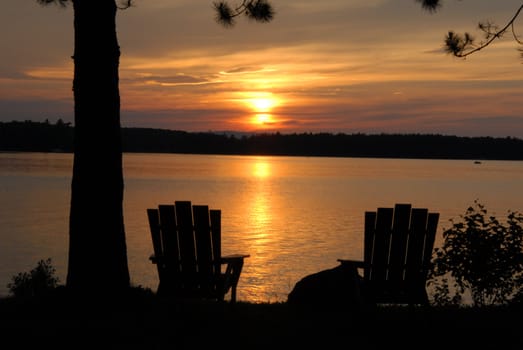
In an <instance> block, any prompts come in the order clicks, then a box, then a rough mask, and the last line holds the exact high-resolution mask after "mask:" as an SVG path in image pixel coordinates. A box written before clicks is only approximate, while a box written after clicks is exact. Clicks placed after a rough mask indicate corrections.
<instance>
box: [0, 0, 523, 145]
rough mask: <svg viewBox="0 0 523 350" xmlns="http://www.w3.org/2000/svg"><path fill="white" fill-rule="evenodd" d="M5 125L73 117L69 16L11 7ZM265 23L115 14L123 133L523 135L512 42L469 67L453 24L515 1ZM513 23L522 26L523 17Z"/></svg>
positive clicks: (5, 21) (319, 5)
mask: <svg viewBox="0 0 523 350" xmlns="http://www.w3.org/2000/svg"><path fill="white" fill-rule="evenodd" d="M4 1H6V2H7V3H6V4H3V11H2V12H1V13H0V23H1V24H0V26H1V29H2V31H1V33H2V34H0V37H1V41H0V52H2V56H3V57H2V60H1V62H0V121H11V120H26V119H30V120H44V119H46V118H47V119H49V120H50V121H55V120H56V119H58V118H62V119H64V120H66V121H72V120H73V116H72V113H73V105H72V92H71V83H72V70H73V66H72V64H73V63H72V61H71V59H70V56H71V53H72V50H73V36H72V34H73V33H72V20H73V18H72V9H71V8H66V9H60V8H59V7H57V6H50V7H48V8H43V7H41V6H39V5H37V4H36V1H30V0H28V1H20V0H4ZM272 3H273V4H274V7H275V9H276V17H275V19H274V21H273V22H271V23H269V24H259V23H254V22H250V21H248V20H243V19H242V20H239V21H238V23H237V24H236V26H234V27H233V28H223V27H221V26H220V25H218V24H217V23H216V22H215V21H214V19H213V16H214V13H213V10H212V6H211V5H212V1H210V0H209V1H208V0H198V1H196V0H154V1H145V0H135V4H136V6H134V7H132V8H130V9H128V10H125V11H120V12H119V13H118V18H117V20H118V35H119V40H120V45H121V49H122V58H121V66H120V78H121V82H120V89H121V91H120V93H121V97H122V125H123V126H136V127H158V128H167V129H177V130H186V131H223V130H229V131H232V130H235V131H271V132H272V131H279V132H282V133H288V132H345V133H355V132H363V133H381V132H393V133H438V134H449V135H463V136H502V137H505V136H514V137H519V138H522V137H523V107H522V104H521V103H520V101H521V96H522V93H523V66H522V63H523V60H522V59H521V58H520V55H519V52H518V51H517V48H518V46H517V44H516V43H515V42H514V40H512V39H511V38H510V37H508V36H507V37H506V38H504V39H503V40H500V41H497V42H496V43H494V44H493V45H492V46H491V47H489V48H488V49H486V50H484V51H481V52H479V53H478V54H475V55H473V56H470V57H469V58H467V59H466V60H462V59H456V58H453V57H451V56H448V55H445V54H444V53H443V52H442V49H441V48H442V46H443V37H444V35H445V34H446V32H447V31H448V30H451V29H452V30H456V31H458V32H463V31H470V32H472V33H474V34H476V36H478V39H480V38H479V36H480V34H479V33H476V32H475V27H476V24H477V22H478V21H482V20H492V21H495V22H497V23H499V24H504V23H505V22H506V21H507V20H508V19H509V18H510V17H511V15H512V14H513V12H514V10H516V9H517V8H518V7H519V6H520V5H521V0H518V1H516V0H504V1H503V2H502V5H500V2H494V1H491V0H464V1H454V0H449V1H446V2H445V3H444V7H443V9H442V10H441V11H440V12H438V13H436V14H432V15H431V14H428V13H426V12H424V11H422V10H421V8H420V6H419V4H418V3H416V2H415V1H414V0H329V1H317V0H315V1H314V0H301V1H300V0H292V1H291V0H272ZM521 24H522V25H520V26H517V27H516V28H520V29H521V31H522V32H521V34H522V35H523V23H521Z"/></svg>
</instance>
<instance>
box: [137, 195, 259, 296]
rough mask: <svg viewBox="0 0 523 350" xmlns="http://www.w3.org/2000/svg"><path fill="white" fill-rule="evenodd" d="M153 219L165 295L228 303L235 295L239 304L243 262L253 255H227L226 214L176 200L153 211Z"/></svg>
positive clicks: (155, 260)
mask: <svg viewBox="0 0 523 350" xmlns="http://www.w3.org/2000/svg"><path fill="white" fill-rule="evenodd" d="M147 216H148V218H149V226H150V229H151V237H152V242H153V248H154V255H152V256H151V257H150V260H151V261H152V262H153V263H154V264H156V266H157V268H158V277H159V281H160V282H159V285H158V291H157V293H158V294H159V295H160V294H162V295H171V296H175V297H180V298H201V299H215V300H219V301H223V300H224V298H225V295H226V294H227V293H228V292H229V290H230V291H231V296H230V301H231V302H235V301H236V287H237V285H238V280H239V278H240V273H241V271H242V267H243V261H244V258H246V257H248V256H249V255H229V256H221V210H217V209H212V210H209V207H208V206H207V205H192V204H191V202H190V201H175V202H174V204H160V205H159V206H158V208H157V209H156V208H154V209H147ZM222 267H224V271H223V270H222Z"/></svg>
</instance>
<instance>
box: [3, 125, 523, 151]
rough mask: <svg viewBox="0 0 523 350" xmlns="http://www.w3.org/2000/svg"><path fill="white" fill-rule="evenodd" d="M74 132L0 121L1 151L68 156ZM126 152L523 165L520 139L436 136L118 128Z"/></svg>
mask: <svg viewBox="0 0 523 350" xmlns="http://www.w3.org/2000/svg"><path fill="white" fill-rule="evenodd" d="M73 129H74V127H73V126H71V124H70V123H64V122H63V121H62V120H61V119H58V121H57V122H56V123H55V124H52V123H50V122H49V121H48V120H46V121H45V122H33V121H24V122H18V121H13V122H6V123H1V122H0V151H32V152H56V151H61V152H72V151H73ZM122 142H123V150H124V152H140V153H188V154H237V155H286V156H315V157H369V158H376V157H379V158H424V159H478V160H487V159H490V160H493V159H497V160H523V140H522V139H519V138H514V137H506V138H494V137H461V136H447V135H438V134H370V135H369V134H361V133H359V134H344V133H337V134H333V133H293V134H282V133H261V134H254V133H253V134H248V133H246V134H235V133H218V132H186V131H179V130H166V129H154V128H122Z"/></svg>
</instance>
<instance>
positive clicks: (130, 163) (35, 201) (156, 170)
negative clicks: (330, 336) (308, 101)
mask: <svg viewBox="0 0 523 350" xmlns="http://www.w3.org/2000/svg"><path fill="white" fill-rule="evenodd" d="M71 172H72V154H61V153H0V208H1V211H0V235H1V244H0V295H2V296H3V295H7V293H8V289H7V286H6V285H7V283H9V282H10V280H11V277H12V276H14V275H16V274H17V273H19V272H23V271H29V270H30V269H32V268H33V267H35V266H36V263H37V261H38V260H40V259H46V258H48V257H50V258H52V261H53V266H55V267H56V269H57V276H58V277H59V278H60V280H61V282H65V276H66V273H67V247H68V215H69V200H70V181H71ZM124 176H125V199H124V213H125V217H124V219H125V225H126V233H127V247H128V259H129V269H130V273H131V279H132V283H133V284H135V285H142V286H144V287H150V288H152V289H153V290H156V287H157V284H158V277H157V271H156V268H155V265H153V264H151V262H150V261H149V259H148V258H149V256H150V255H151V253H152V244H151V238H150V233H149V228H148V222H147V215H146V209H147V208H150V207H156V206H157V205H158V204H160V203H162V204H163V203H172V202H173V201H174V200H191V201H192V202H193V203H194V204H208V205H209V206H210V207H211V208H216V209H221V210H222V235H223V243H222V245H223V253H224V254H229V253H248V254H250V257H249V258H247V259H246V261H245V265H244V269H243V272H242V275H241V278H240V282H239V285H238V299H239V300H245V301H250V302H279V301H285V300H286V298H287V295H288V293H289V292H290V291H291V289H292V288H293V286H294V284H295V283H296V282H297V281H298V280H299V279H301V278H302V277H304V276H306V275H308V274H311V273H314V272H318V271H320V270H323V269H327V268H331V267H335V266H337V259H338V258H361V257H362V253H363V250H362V249H363V233H362V229H363V215H364V211H366V210H375V209H376V208H377V207H380V206H393V205H394V204H395V203H399V202H402V203H411V204H413V206H416V207H425V208H429V209H430V210H431V211H436V212H439V213H440V215H441V217H440V221H439V227H438V238H437V240H436V245H438V244H440V243H439V242H440V240H441V232H442V231H443V229H445V228H450V226H451V222H450V221H449V220H450V219H451V218H454V219H459V216H460V215H462V214H464V213H465V210H466V209H467V207H469V206H471V205H473V204H474V200H479V202H480V203H482V204H484V205H485V206H486V208H487V210H488V211H489V214H493V215H495V216H497V217H498V219H503V220H504V219H505V217H506V214H507V212H508V211H509V210H512V211H519V212H521V211H523V162H511V161H483V162H482V163H481V164H475V162H474V161H473V160H406V159H369V158H322V157H272V156H217V155H182V154H124ZM93 220H96V217H93ZM102 224H103V223H100V225H102ZM93 259H96V256H93ZM93 283H96V281H93Z"/></svg>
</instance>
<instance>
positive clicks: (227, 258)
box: [220, 254, 250, 264]
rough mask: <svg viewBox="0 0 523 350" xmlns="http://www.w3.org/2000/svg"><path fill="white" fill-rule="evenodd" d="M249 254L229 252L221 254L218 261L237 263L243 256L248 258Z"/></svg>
mask: <svg viewBox="0 0 523 350" xmlns="http://www.w3.org/2000/svg"><path fill="white" fill-rule="evenodd" d="M249 256H250V255H249V254H231V255H226V256H222V257H221V258H220V263H222V264H231V263H238V262H240V261H243V259H244V258H248V257H249Z"/></svg>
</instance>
